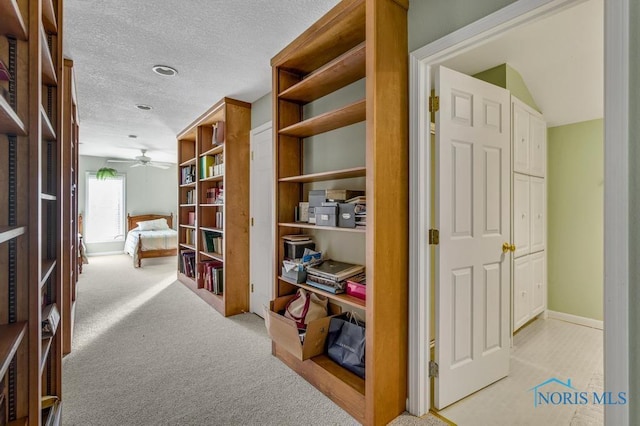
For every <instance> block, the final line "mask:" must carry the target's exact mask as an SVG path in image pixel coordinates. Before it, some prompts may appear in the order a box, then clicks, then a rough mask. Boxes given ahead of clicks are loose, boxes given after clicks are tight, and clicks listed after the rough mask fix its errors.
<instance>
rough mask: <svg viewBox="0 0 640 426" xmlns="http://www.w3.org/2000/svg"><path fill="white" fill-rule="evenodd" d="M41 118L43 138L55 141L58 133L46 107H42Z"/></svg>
mask: <svg viewBox="0 0 640 426" xmlns="http://www.w3.org/2000/svg"><path fill="white" fill-rule="evenodd" d="M40 116H41V118H42V137H43V138H44V139H47V140H55V139H56V131H55V130H54V129H53V124H51V120H49V116H48V115H47V113H46V111H45V110H44V107H40Z"/></svg>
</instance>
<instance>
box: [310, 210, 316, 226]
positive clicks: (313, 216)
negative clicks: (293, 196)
mask: <svg viewBox="0 0 640 426" xmlns="http://www.w3.org/2000/svg"><path fill="white" fill-rule="evenodd" d="M309 223H311V224H315V223H316V208H315V207H309Z"/></svg>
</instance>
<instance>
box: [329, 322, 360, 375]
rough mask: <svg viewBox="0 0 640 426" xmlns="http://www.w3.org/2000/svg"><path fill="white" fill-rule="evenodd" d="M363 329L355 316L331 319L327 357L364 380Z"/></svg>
mask: <svg viewBox="0 0 640 426" xmlns="http://www.w3.org/2000/svg"><path fill="white" fill-rule="evenodd" d="M365 335H366V333H365V327H364V323H363V322H361V321H358V320H357V319H356V318H355V315H349V314H346V315H342V316H338V317H333V318H331V321H330V322H329V333H328V334H327V355H328V356H329V358H330V359H331V360H333V361H334V362H335V363H337V364H338V365H340V366H342V367H344V368H346V369H347V370H349V371H351V372H352V373H355V374H356V375H358V376H360V377H362V378H363V379H364V372H365Z"/></svg>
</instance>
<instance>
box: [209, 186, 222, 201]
mask: <svg viewBox="0 0 640 426" xmlns="http://www.w3.org/2000/svg"><path fill="white" fill-rule="evenodd" d="M205 202H206V204H223V203H224V187H222V186H214V187H213V188H207V190H206V192H205Z"/></svg>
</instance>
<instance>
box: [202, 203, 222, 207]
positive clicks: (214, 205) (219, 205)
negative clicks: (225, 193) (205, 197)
mask: <svg viewBox="0 0 640 426" xmlns="http://www.w3.org/2000/svg"><path fill="white" fill-rule="evenodd" d="M223 206H224V203H215V204H200V207H223Z"/></svg>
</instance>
